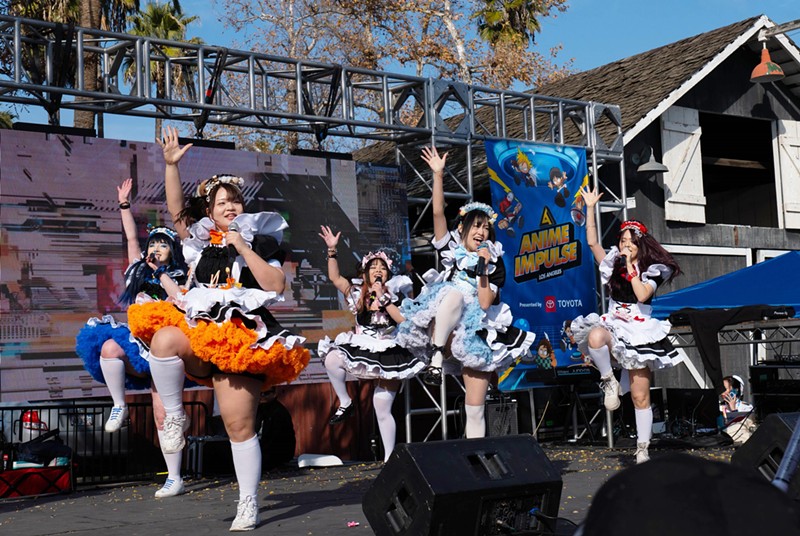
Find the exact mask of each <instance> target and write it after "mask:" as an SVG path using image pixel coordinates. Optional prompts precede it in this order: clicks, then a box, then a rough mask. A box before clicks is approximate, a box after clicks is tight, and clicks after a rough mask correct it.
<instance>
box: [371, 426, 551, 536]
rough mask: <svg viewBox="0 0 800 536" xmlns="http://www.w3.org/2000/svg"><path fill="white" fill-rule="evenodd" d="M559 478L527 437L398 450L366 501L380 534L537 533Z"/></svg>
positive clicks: (439, 443) (407, 446) (405, 446)
mask: <svg viewBox="0 0 800 536" xmlns="http://www.w3.org/2000/svg"><path fill="white" fill-rule="evenodd" d="M560 501H561V476H560V474H559V472H558V470H556V468H555V467H554V466H553V464H552V463H550V460H548V459H547V456H545V454H544V452H543V451H542V449H541V447H540V446H539V444H538V443H537V442H536V440H535V439H534V438H533V437H532V436H529V435H516V436H504V437H487V438H481V439H456V440H451V441H434V442H429V443H406V444H401V445H398V446H397V448H396V449H395V450H394V452H393V453H392V455H391V456H390V457H389V460H388V461H387V462H386V465H385V466H384V467H383V469H382V470H381V472H380V474H379V475H378V477H377V478H376V479H375V481H374V482H373V483H372V485H371V486H370V488H369V490H368V491H367V493H366V494H365V495H364V500H363V502H362V506H363V509H364V514H365V515H366V517H367V519H368V520H369V522H370V525H371V526H372V530H373V531H374V532H375V534H377V535H378V536H396V535H404V536H425V535H436V536H450V535H458V536H469V535H474V536H493V535H501V534H533V533H534V532H533V531H538V530H541V528H542V526H543V524H541V523H540V522H539V520H538V519H537V518H536V517H535V515H534V514H535V513H536V512H537V511H540V512H541V513H542V514H544V515H546V516H550V517H553V518H555V517H557V515H558V508H559V504H560Z"/></svg>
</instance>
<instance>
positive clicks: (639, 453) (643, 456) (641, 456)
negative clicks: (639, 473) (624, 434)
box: [635, 441, 650, 465]
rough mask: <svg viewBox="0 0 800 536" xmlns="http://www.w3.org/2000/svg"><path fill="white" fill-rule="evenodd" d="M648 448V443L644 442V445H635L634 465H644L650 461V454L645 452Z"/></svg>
mask: <svg viewBox="0 0 800 536" xmlns="http://www.w3.org/2000/svg"><path fill="white" fill-rule="evenodd" d="M649 446H650V442H649V441H646V442H644V443H636V454H635V456H636V465H639V464H640V463H644V462H646V461H648V460H649V459H650V454H649V453H648V452H647V448H648V447H649Z"/></svg>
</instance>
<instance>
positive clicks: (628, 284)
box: [571, 186, 681, 463]
mask: <svg viewBox="0 0 800 536" xmlns="http://www.w3.org/2000/svg"><path fill="white" fill-rule="evenodd" d="M580 194H581V196H582V198H583V200H584V201H585V202H586V214H587V217H586V239H587V242H588V243H589V248H590V249H591V250H592V253H593V254H594V258H595V260H596V261H597V263H598V265H599V270H600V280H601V283H602V284H604V285H606V287H607V289H608V294H609V300H608V310H607V312H606V313H605V314H603V315H597V314H595V313H592V314H590V315H588V316H586V317H578V318H576V319H575V320H573V321H572V325H571V327H572V332H573V334H574V338H575V341H576V342H577V343H578V348H579V349H580V350H581V352H583V353H584V355H587V356H589V357H590V358H591V360H592V362H593V363H594V364H595V366H596V367H597V369H598V370H599V371H600V377H601V382H602V383H601V388H602V390H603V393H604V396H605V398H604V405H605V407H606V409H608V410H611V411H613V410H615V409H617V408H618V407H619V405H620V401H619V396H620V392H621V388H620V383H619V382H618V381H617V379H616V377H615V376H614V371H613V370H612V366H617V367H621V368H623V369H625V370H626V371H627V372H628V377H627V378H624V377H623V379H624V380H625V383H626V384H627V383H628V380H629V381H630V391H631V398H632V400H633V406H634V408H635V416H636V433H637V440H636V454H635V456H636V463H642V462H644V461H647V460H648V459H650V457H649V453H648V448H649V446H650V437H651V435H652V428H653V410H652V408H651V406H650V383H651V378H652V373H653V371H654V370H658V369H662V368H667V367H671V366H673V364H674V363H675V361H676V360H677V359H678V354H677V352H676V351H675V348H674V347H673V346H672V343H671V342H670V341H669V339H668V338H667V335H668V334H669V330H670V328H671V325H670V323H669V322H668V321H666V320H658V319H656V318H653V317H652V316H651V311H652V306H651V302H652V300H653V297H654V296H655V294H656V290H657V289H658V287H660V286H661V285H663V284H666V283H668V282H670V281H671V280H672V279H673V278H674V277H675V276H677V275H679V274H680V273H681V269H680V267H679V266H678V263H677V262H676V261H675V259H674V258H673V257H672V255H671V254H670V253H669V252H668V251H667V250H665V249H664V247H663V246H661V244H659V243H658V241H657V240H656V239H655V238H653V236H652V235H651V234H650V233H649V231H648V229H647V227H646V226H645V225H644V224H643V223H642V222H640V221H636V220H627V221H624V222H622V224H621V225H620V229H619V230H620V234H619V243H618V245H616V246H612V247H611V250H610V251H608V252H606V251H605V250H604V249H603V246H602V245H601V244H600V242H599V240H598V233H597V226H596V223H595V218H594V212H593V210H594V207H595V205H597V202H598V201H599V200H600V197H601V196H602V194H600V193H598V191H597V188H595V189H594V190H590V189H589V187H588V186H584V187H583V188H581V190H580Z"/></svg>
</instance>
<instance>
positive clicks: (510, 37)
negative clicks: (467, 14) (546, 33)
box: [473, 0, 563, 48]
mask: <svg viewBox="0 0 800 536" xmlns="http://www.w3.org/2000/svg"><path fill="white" fill-rule="evenodd" d="M482 2H483V4H484V6H483V8H481V9H479V10H478V11H477V12H475V14H474V15H473V18H476V19H477V20H478V34H479V35H480V36H481V38H482V39H483V40H485V41H487V42H488V43H489V44H490V45H492V46H495V45H497V44H499V43H506V44H513V45H515V46H518V47H523V48H524V47H526V46H527V45H528V43H529V42H530V41H531V40H532V39H533V35H534V34H535V33H536V32H538V31H539V30H540V29H541V27H540V25H539V19H540V18H541V17H544V16H546V15H547V14H548V12H549V11H550V10H551V9H552V8H553V7H556V8H558V7H559V5H560V4H563V2H558V1H556V2H552V1H542V0H482Z"/></svg>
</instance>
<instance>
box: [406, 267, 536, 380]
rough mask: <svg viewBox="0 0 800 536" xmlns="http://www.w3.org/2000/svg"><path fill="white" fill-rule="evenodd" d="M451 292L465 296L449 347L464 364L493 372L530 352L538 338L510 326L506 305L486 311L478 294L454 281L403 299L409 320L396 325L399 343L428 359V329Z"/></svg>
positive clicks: (511, 319) (510, 318)
mask: <svg viewBox="0 0 800 536" xmlns="http://www.w3.org/2000/svg"><path fill="white" fill-rule="evenodd" d="M451 291H457V292H461V293H462V294H463V295H464V307H463V309H462V310H461V318H460V319H459V322H458V324H457V325H456V327H455V328H454V329H453V332H452V338H451V339H450V346H449V348H450V354H451V355H452V357H453V358H455V360H457V361H458V363H459V364H460V365H461V366H462V367H467V368H471V369H473V370H478V371H483V372H491V371H494V370H498V369H504V368H506V367H508V365H509V364H510V363H511V362H513V361H514V359H516V358H517V357H520V356H522V355H523V354H526V353H527V352H528V349H529V348H530V347H531V345H532V344H533V343H534V340H535V338H536V337H535V335H534V334H533V333H531V332H529V331H522V330H520V329H518V328H516V327H514V326H512V325H511V323H512V321H513V318H512V316H511V312H510V310H509V308H508V306H507V305H506V304H502V303H501V304H500V305H494V306H492V307H490V308H489V309H488V310H486V311H484V310H483V309H482V308H481V306H480V303H479V302H478V299H477V296H474V295H470V294H467V293H465V292H464V290H463V289H462V287H461V286H459V285H457V284H455V283H453V282H451V281H443V282H439V283H433V284H431V285H428V286H426V287H425V288H424V289H423V290H422V292H421V293H420V296H419V297H418V298H416V299H414V300H410V299H406V300H403V303H402V304H401V306H400V311H401V312H402V314H403V317H404V318H405V319H406V320H405V322H403V323H401V324H400V325H399V326H398V328H397V336H396V339H395V340H396V341H397V344H399V345H400V346H402V347H403V348H406V349H407V350H409V351H410V352H411V353H412V354H414V355H415V356H417V357H419V358H422V359H425V360H426V361H429V360H430V356H431V354H432V342H431V334H430V329H429V328H430V326H431V325H432V322H433V320H434V319H435V317H436V312H437V311H438V310H439V307H440V304H441V302H442V300H443V299H444V297H445V296H446V295H447V294H448V292H451ZM448 372H449V371H448Z"/></svg>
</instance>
